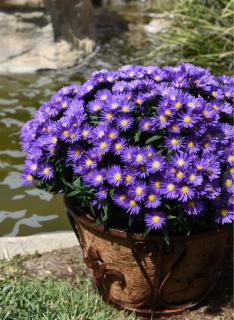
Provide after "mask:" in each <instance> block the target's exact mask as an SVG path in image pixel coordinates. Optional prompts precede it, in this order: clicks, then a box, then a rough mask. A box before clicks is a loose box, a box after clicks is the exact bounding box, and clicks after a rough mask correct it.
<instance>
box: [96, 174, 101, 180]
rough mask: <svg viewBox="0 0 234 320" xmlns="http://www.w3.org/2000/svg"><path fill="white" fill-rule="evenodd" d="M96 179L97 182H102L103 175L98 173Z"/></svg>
mask: <svg viewBox="0 0 234 320" xmlns="http://www.w3.org/2000/svg"><path fill="white" fill-rule="evenodd" d="M95 180H96V181H97V182H101V181H102V175H100V174H99V175H97V176H96V177H95Z"/></svg>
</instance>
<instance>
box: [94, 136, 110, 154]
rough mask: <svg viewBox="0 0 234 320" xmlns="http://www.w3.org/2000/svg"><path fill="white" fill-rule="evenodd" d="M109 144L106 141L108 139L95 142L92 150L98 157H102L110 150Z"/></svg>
mask: <svg viewBox="0 0 234 320" xmlns="http://www.w3.org/2000/svg"><path fill="white" fill-rule="evenodd" d="M110 147H111V144H110V142H109V141H108V139H105V138H103V139H100V140H99V141H96V142H95V144H94V149H95V150H96V152H97V153H98V154H100V155H104V154H105V153H107V152H108V151H109V150H110Z"/></svg>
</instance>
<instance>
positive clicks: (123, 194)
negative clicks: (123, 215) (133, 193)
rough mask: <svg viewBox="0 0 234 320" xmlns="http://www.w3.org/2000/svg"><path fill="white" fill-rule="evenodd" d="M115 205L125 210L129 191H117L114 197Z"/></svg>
mask: <svg viewBox="0 0 234 320" xmlns="http://www.w3.org/2000/svg"><path fill="white" fill-rule="evenodd" d="M112 199H113V201H114V203H116V204H117V205H118V206H120V207H122V208H125V207H126V200H127V191H126V189H124V188H120V189H117V190H116V191H115V193H114V195H113V197H112Z"/></svg>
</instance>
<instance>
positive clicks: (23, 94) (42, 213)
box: [0, 4, 147, 236]
mask: <svg viewBox="0 0 234 320" xmlns="http://www.w3.org/2000/svg"><path fill="white" fill-rule="evenodd" d="M114 10H118V12H120V11H121V10H122V12H123V14H125V16H126V18H127V19H128V20H131V19H132V20H134V19H135V18H136V16H137V15H136V13H140V12H143V10H145V7H144V6H143V5H142V4H138V5H137V6H136V5H134V6H133V5H128V6H122V7H121V6H119V7H116V8H114ZM132 12H134V15H131V13H132ZM143 19H144V18H141V19H138V20H137V23H139V24H141V23H142V22H143ZM132 22H134V28H135V27H136V21H132ZM135 30H137V28H136V29H135ZM143 38H144V36H143V34H142V33H141V32H140V31H139V32H138V33H137V32H134V37H133V33H132V32H126V33H120V34H118V35H114V36H112V37H109V38H108V39H107V38H105V39H102V43H101V44H100V48H99V50H98V51H97V53H96V55H94V56H93V57H92V58H91V59H89V60H88V61H86V62H84V64H83V65H82V66H80V67H75V68H72V69H69V70H65V71H64V70H63V71H57V72H48V71H47V72H40V73H36V74H21V75H19V74H10V75H0V236H21V235H30V234H35V233H42V232H51V231H58V230H67V229H70V226H69V223H68V221H67V217H66V214H65V210H64V206H63V199H62V197H61V196H51V195H50V194H48V193H47V192H44V191H42V190H39V189H36V188H33V187H31V188H29V187H24V186H22V184H21V172H22V168H23V162H24V154H23V153H22V152H21V150H20V140H19V134H20V129H21V127H22V125H23V124H24V122H25V121H27V120H29V119H30V118H31V117H32V116H33V115H34V113H35V111H36V109H37V108H38V107H39V106H40V104H41V103H42V102H43V101H46V100H48V99H49V98H50V97H51V95H52V94H53V93H54V92H55V91H56V90H58V89H59V88H61V87H62V86H65V85H69V84H71V83H80V82H83V81H84V80H86V79H87V78H88V77H89V75H90V74H91V73H92V72H93V71H94V70H96V69H103V68H108V69H111V68H117V67H119V66H120V65H122V64H128V63H129V61H130V58H132V57H134V55H135V54H136V52H137V50H140V49H141V52H142V43H143ZM146 49H147V48H146ZM142 59H143V60H144V57H142Z"/></svg>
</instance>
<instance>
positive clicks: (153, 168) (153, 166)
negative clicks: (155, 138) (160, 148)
mask: <svg viewBox="0 0 234 320" xmlns="http://www.w3.org/2000/svg"><path fill="white" fill-rule="evenodd" d="M164 167H165V161H164V159H163V158H162V157H161V156H160V155H155V156H153V157H152V158H151V159H149V160H148V162H147V169H148V170H149V172H150V173H155V172H160V171H163V170H164Z"/></svg>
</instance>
